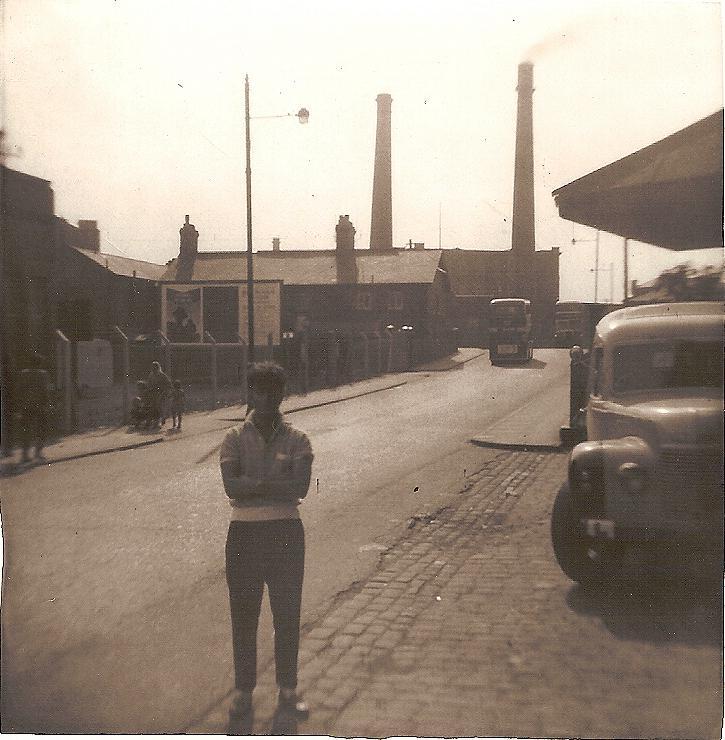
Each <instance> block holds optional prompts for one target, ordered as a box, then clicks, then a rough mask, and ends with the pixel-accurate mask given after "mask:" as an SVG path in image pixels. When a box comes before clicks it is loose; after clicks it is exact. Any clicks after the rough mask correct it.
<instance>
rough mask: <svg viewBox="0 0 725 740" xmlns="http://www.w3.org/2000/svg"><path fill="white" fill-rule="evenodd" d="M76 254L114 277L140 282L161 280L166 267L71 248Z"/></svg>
mask: <svg viewBox="0 0 725 740" xmlns="http://www.w3.org/2000/svg"><path fill="white" fill-rule="evenodd" d="M72 249H74V250H75V251H76V252H78V254H82V255H83V256H84V257H87V258H88V259H90V260H93V262H96V263H98V264H99V265H100V266H101V267H104V268H106V269H107V270H110V271H111V272H112V273H114V274H115V275H122V276H123V277H136V278H141V279H142V280H161V278H162V276H163V274H164V272H166V265H157V264H155V263H153V262H143V261H142V260H134V259H131V258H130V257H119V256H117V255H115V254H104V253H102V252H92V251H90V250H88V249H81V248H80V247H72Z"/></svg>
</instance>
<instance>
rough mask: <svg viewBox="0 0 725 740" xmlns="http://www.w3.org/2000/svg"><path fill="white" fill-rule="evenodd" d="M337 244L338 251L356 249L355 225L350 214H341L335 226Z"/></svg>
mask: <svg viewBox="0 0 725 740" xmlns="http://www.w3.org/2000/svg"><path fill="white" fill-rule="evenodd" d="M335 244H336V246H337V249H338V251H348V252H349V251H352V250H353V249H355V227H354V226H353V225H352V221H350V216H349V215H348V214H345V215H344V216H340V218H339V220H338V222H337V225H336V226H335Z"/></svg>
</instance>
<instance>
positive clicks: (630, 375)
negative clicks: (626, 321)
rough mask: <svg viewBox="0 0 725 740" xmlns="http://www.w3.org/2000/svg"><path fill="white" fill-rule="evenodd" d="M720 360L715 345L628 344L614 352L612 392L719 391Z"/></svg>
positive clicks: (721, 362)
mask: <svg viewBox="0 0 725 740" xmlns="http://www.w3.org/2000/svg"><path fill="white" fill-rule="evenodd" d="M722 373H723V358H722V346H721V345H720V343H719V342H697V341H677V342H666V343H665V342H662V343H655V344H632V345H623V346H621V347H616V348H615V351H614V390H615V391H617V392H620V393H626V392H627V391H642V390H654V389H663V388H719V387H720V385H721V384H722Z"/></svg>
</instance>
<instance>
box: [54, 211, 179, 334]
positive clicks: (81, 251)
mask: <svg viewBox="0 0 725 740" xmlns="http://www.w3.org/2000/svg"><path fill="white" fill-rule="evenodd" d="M57 245H58V247H57V251H56V264H55V269H54V287H53V301H54V309H55V320H56V327H57V328H58V329H60V330H61V331H62V332H63V333H64V334H65V335H66V337H68V339H71V340H89V339H94V338H102V339H107V338H108V337H109V336H110V334H111V332H112V331H113V328H114V326H118V327H119V328H120V329H121V330H122V331H123V332H124V333H126V334H127V336H129V337H130V338H133V337H135V336H136V335H138V334H144V333H147V332H152V331H155V330H156V329H157V328H158V325H159V295H160V287H159V280H160V279H161V276H162V275H163V273H164V271H165V269H166V267H165V266H164V265H157V264H154V263H151V262H145V261H143V260H135V259H130V258H128V257H119V256H117V255H114V254H105V253H103V252H101V251H100V237H99V232H98V228H97V225H96V222H95V221H79V223H78V226H73V225H72V224H69V223H68V222H67V221H65V220H63V219H58V221H57Z"/></svg>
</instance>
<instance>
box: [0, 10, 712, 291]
mask: <svg viewBox="0 0 725 740" xmlns="http://www.w3.org/2000/svg"><path fill="white" fill-rule="evenodd" d="M0 5H2V8H3V13H4V15H3V38H2V75H3V92H4V95H3V99H2V127H3V128H4V129H5V130H6V150H8V151H9V153H10V156H9V157H8V159H7V160H6V163H7V165H8V166H10V167H13V168H14V169H18V170H21V171H23V172H27V173H30V174H32V175H36V176H38V177H42V178H45V179H47V180H50V181H51V182H52V186H53V189H54V192H55V203H56V213H57V214H58V215H60V216H63V217H64V218H66V219H68V220H69V221H71V222H73V223H75V222H77V220H78V219H96V220H97V221H98V222H99V228H100V230H101V240H102V243H101V249H102V251H107V252H111V253H118V254H124V255H126V256H129V257H134V258H137V259H144V260H149V261H152V262H159V263H162V262H166V261H167V260H169V259H171V258H172V257H175V256H176V255H177V254H178V239H179V233H178V231H179V228H180V227H181V225H182V224H183V221H184V215H185V214H187V213H188V214H190V216H191V221H192V223H194V224H195V225H196V228H197V229H198V230H199V232H200V238H199V248H200V249H201V250H205V251H208V250H215V249H217V250H240V251H241V250H244V249H245V248H246V210H245V209H246V205H245V203H246V201H245V197H246V196H245V188H244V179H245V175H244V75H245V74H248V75H249V77H250V84H251V114H252V116H264V115H277V114H285V113H288V112H291V113H294V112H296V111H297V110H298V109H299V108H300V107H303V106H304V107H306V108H308V109H309V111H310V122H309V124H308V125H307V126H301V125H299V123H298V122H297V119H296V118H294V117H292V118H280V119H278V120H258V121H253V122H252V175H253V186H252V190H253V208H254V212H253V225H254V245H255V249H269V248H271V241H272V237H275V236H278V237H280V238H281V240H282V248H283V249H311V248H318V249H323V248H332V247H333V246H334V227H335V224H336V223H337V219H338V216H339V215H340V214H350V218H351V220H352V222H353V223H354V224H355V227H356V229H357V235H356V244H357V246H359V247H367V246H369V231H370V215H371V214H370V208H371V192H372V175H373V155H374V145H375V125H376V103H375V97H376V95H377V94H378V93H383V92H385V93H390V94H391V95H392V97H393V108H392V115H393V118H392V126H393V131H392V156H393V165H392V166H393V241H394V243H395V245H396V246H402V245H403V244H404V243H407V241H408V240H409V239H412V240H413V241H415V242H425V244H426V246H429V247H437V246H438V242H439V208H440V213H441V220H440V223H441V233H442V245H443V246H444V247H461V248H464V249H472V248H486V249H506V248H509V247H510V239H511V233H510V223H511V204H512V193H513V166H514V133H515V125H516V120H515V114H516V83H517V66H518V64H519V62H521V61H523V60H525V59H530V60H531V61H533V62H534V64H535V67H534V86H535V93H534V159H535V179H536V228H537V248H539V249H549V248H551V247H554V246H558V247H560V248H561V249H562V257H561V291H560V293H561V298H562V299H572V300H577V299H578V300H593V290H594V287H593V286H594V277H593V273H592V272H590V270H589V268H591V267H592V266H593V251H594V245H593V241H586V240H593V236H594V232H593V231H592V230H591V229H587V228H585V227H583V226H578V225H574V226H572V224H571V222H568V221H564V220H562V219H560V218H559V216H558V214H557V211H556V208H555V206H554V201H553V198H552V197H551V191H552V190H554V189H555V188H557V187H560V186H561V185H564V184H566V183H568V182H570V181H572V180H574V179H576V178H578V177H581V176H583V175H585V174H587V173H588V172H590V171H592V170H594V169H596V168H598V167H601V166H603V165H605V164H608V163H609V162H611V161H613V160H615V159H618V158H620V157H622V156H625V155H627V154H629V153H631V152H633V151H635V150H636V149H639V148H641V147H643V146H646V145H647V144H650V143H652V142H654V141H656V140H658V139H660V138H663V137H664V136H667V135H668V134H670V133H673V132H674V131H676V130H679V129H681V128H683V127H685V126H687V125H689V124H690V123H693V122H694V121H696V120H699V119H701V118H703V117H705V116H707V115H709V114H711V113H714V112H715V111H716V110H718V109H719V108H720V107H722V104H723V103H722V101H723V80H722V57H721V53H722V52H721V43H722V42H721V39H722V24H721V18H720V13H721V8H720V3H718V2H704V1H702V0H682V1H681V2H664V1H660V2H644V1H643V0H639V1H637V0H635V1H632V0H630V1H629V2H626V3H621V4H620V3H615V2H583V1H582V0H578V2H557V1H556V0H552V1H551V2H546V3H543V2H519V1H517V0H509V1H508V2H473V1H472V0H471V1H469V2H457V1H456V0H449V1H448V2H445V3H441V2H428V1H427V0H425V1H424V0H417V1H415V2H402V1H401V2H394V1H391V0H388V2H376V1H375V0H366V2H359V3H355V4H353V3H349V2H346V3H342V2H339V3H338V2H320V1H316V0H306V2H304V3H300V2H288V1H287V0H278V1H277V2H273V3H272V2H266V3H264V2H256V1H251V0H250V1H247V2H242V1H241V0H240V1H232V0H230V1H228V2H223V1H222V0H217V1H216V2H214V1H213V0H168V1H166V0H4V1H3V0H0ZM572 236H574V237H575V238H577V239H580V240H582V242H581V243H580V244H578V245H577V246H575V247H572V246H571V239H572ZM631 246H632V253H631V262H630V277H631V278H636V279H638V280H640V281H644V280H648V279H651V278H653V277H655V276H656V275H657V274H659V272H661V270H662V269H663V268H665V267H668V266H672V265H674V264H677V263H679V262H683V261H685V260H690V261H691V262H693V263H694V264H711V263H713V262H715V261H717V260H718V259H719V258H720V257H721V253H720V250H706V251H702V252H688V253H679V254H678V253H672V252H668V251H666V250H662V249H658V248H655V247H651V246H648V245H638V244H631ZM610 264H611V265H612V271H611V272H610V271H609V267H610ZM600 266H601V267H602V268H603V270H602V272H601V274H600V278H599V280H600V283H599V298H600V300H607V299H608V297H609V294H610V283H613V298H614V299H615V300H620V299H621V294H622V240H621V239H620V238H619V237H613V236H607V235H604V236H603V237H602V250H601V257H600Z"/></svg>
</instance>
